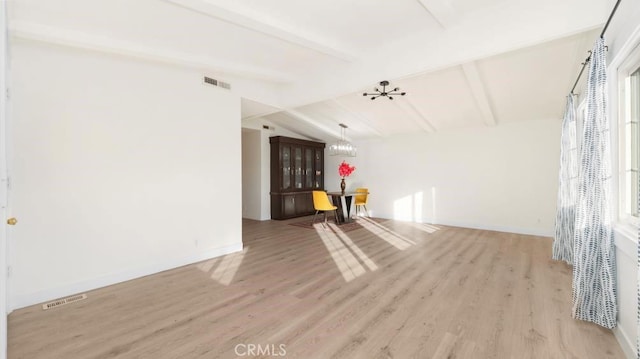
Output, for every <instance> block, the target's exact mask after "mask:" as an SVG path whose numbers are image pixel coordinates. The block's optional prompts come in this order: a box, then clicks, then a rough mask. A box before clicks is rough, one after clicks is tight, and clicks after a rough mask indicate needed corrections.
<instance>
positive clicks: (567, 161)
mask: <svg viewBox="0 0 640 359" xmlns="http://www.w3.org/2000/svg"><path fill="white" fill-rule="evenodd" d="M576 141H577V138H576V108H575V105H574V103H573V95H569V96H567V106H566V108H565V111H564V119H563V120H562V135H561V137H560V175H559V179H558V182H559V188H558V205H557V208H556V235H555V239H554V241H553V259H555V260H561V261H565V262H567V263H568V264H572V263H573V237H574V225H575V218H576V215H575V206H576V191H577V177H578V160H577V155H578V151H577V145H576Z"/></svg>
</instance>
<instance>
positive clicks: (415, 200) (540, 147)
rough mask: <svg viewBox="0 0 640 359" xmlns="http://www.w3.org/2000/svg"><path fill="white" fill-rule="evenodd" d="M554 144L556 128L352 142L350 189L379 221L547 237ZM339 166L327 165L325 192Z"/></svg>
mask: <svg viewBox="0 0 640 359" xmlns="http://www.w3.org/2000/svg"><path fill="white" fill-rule="evenodd" d="M559 143H560V120H539V121H527V122H510V123H505V124H500V125H498V126H495V127H482V128H473V129H466V130H457V131H451V132H438V133H435V134H411V135H399V136H392V137H388V138H384V139H380V140H370V141H364V142H357V143H356V144H357V145H358V157H356V158H352V159H346V160H347V162H348V163H350V164H353V165H355V166H356V171H355V172H354V173H353V174H352V175H351V176H350V177H348V178H347V179H346V182H347V189H354V188H356V187H368V188H369V192H370V193H371V195H370V197H369V203H370V205H368V206H367V207H368V208H369V210H370V211H371V214H372V215H373V216H376V217H383V218H395V219H401V220H408V221H417V222H429V223H437V224H447V225H455V226H463V227H472V228H483V229H491V230H500V231H509V232H517V233H528V234H539V235H546V236H550V235H552V234H553V231H554V221H555V204H556V193H557V184H558V164H559V156H560V155H559ZM342 160H343V158H340V157H330V156H329V157H326V161H325V173H326V178H325V184H326V187H327V189H329V190H337V189H338V188H339V183H340V178H339V176H338V172H337V168H338V165H339V163H340V162H341V161H342Z"/></svg>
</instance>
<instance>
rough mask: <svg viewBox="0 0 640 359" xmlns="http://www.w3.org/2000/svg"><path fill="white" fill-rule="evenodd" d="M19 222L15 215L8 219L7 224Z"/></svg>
mask: <svg viewBox="0 0 640 359" xmlns="http://www.w3.org/2000/svg"><path fill="white" fill-rule="evenodd" d="M17 223H18V220H17V219H15V218H13V217H11V218H9V219H7V224H8V225H10V226H15V225H16V224H17Z"/></svg>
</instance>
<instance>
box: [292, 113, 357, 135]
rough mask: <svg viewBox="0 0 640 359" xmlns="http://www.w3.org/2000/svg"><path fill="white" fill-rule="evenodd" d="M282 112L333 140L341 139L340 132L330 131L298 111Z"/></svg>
mask: <svg viewBox="0 0 640 359" xmlns="http://www.w3.org/2000/svg"><path fill="white" fill-rule="evenodd" d="M283 112H284V113H286V114H287V115H289V116H292V117H294V118H295V119H297V120H300V121H302V122H304V123H306V124H307V125H309V126H311V127H314V128H316V129H318V130H320V131H322V132H324V133H326V134H328V135H331V136H333V137H335V138H341V137H342V134H341V133H340V132H338V131H336V130H334V129H331V128H329V127H327V126H325V125H323V124H320V123H318V121H316V120H314V119H312V118H311V117H309V116H307V115H305V114H304V113H302V112H300V111H296V110H293V109H290V110H284V111H283ZM345 138H346V136H345Z"/></svg>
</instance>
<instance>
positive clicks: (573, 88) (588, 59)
mask: <svg viewBox="0 0 640 359" xmlns="http://www.w3.org/2000/svg"><path fill="white" fill-rule="evenodd" d="M620 1H622V0H618V1H616V5H615V6H614V7H613V10H611V14H609V18H608V19H607V22H606V23H605V24H604V28H603V29H602V32H601V33H600V38H604V33H605V32H607V28H608V27H609V23H611V19H612V18H613V15H615V13H616V11H617V10H618V5H620ZM589 61H591V51H589V56H587V58H586V60H584V62H583V63H582V68H581V69H580V73H579V74H578V78H577V79H576V82H574V83H573V87H572V88H571V94H572V95H573V94H574V93H573V90H575V89H576V86H578V81H580V77H581V76H582V73H583V72H584V68H585V67H587V64H588V63H589Z"/></svg>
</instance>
